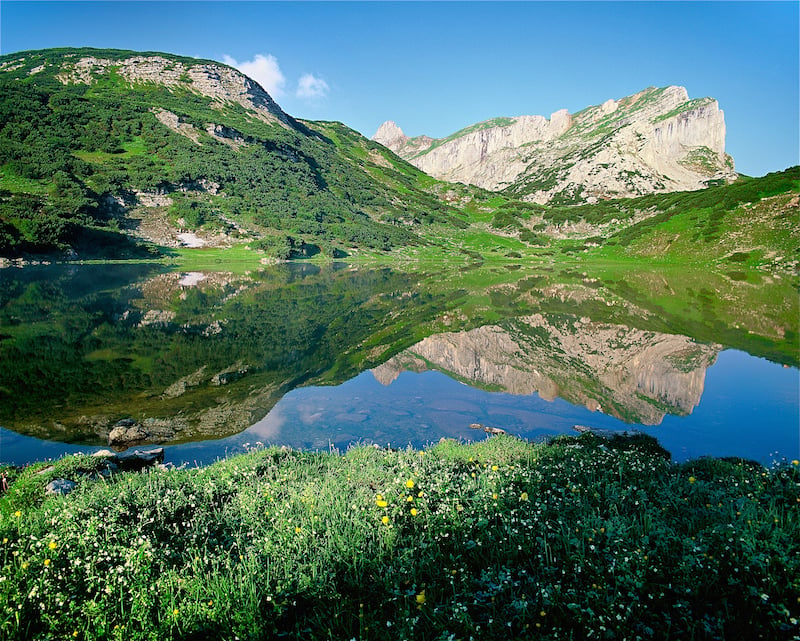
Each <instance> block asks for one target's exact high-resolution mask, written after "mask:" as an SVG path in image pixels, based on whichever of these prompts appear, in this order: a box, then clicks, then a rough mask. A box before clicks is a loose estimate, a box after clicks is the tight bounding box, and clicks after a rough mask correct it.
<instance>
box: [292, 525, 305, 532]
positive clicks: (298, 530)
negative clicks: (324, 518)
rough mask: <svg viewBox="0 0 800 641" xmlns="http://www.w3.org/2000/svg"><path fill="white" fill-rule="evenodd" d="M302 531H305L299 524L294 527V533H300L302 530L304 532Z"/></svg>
mask: <svg viewBox="0 0 800 641" xmlns="http://www.w3.org/2000/svg"><path fill="white" fill-rule="evenodd" d="M302 531H303V528H301V527H300V526H299V525H298V526H297V527H296V528H295V529H294V533H295V534H300V532H302Z"/></svg>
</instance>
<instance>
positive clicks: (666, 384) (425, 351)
mask: <svg viewBox="0 0 800 641" xmlns="http://www.w3.org/2000/svg"><path fill="white" fill-rule="evenodd" d="M718 351H719V347H718V346H714V345H711V346H709V345H702V344H698V343H694V342H693V341H692V340H691V339H689V338H686V337H684V336H675V335H671V334H659V333H656V332H647V331H642V330H636V329H629V328H627V327H624V326H621V325H612V324H605V323H593V322H591V321H590V320H589V319H577V318H576V319H566V320H562V321H560V322H559V323H558V324H555V323H552V322H549V321H548V320H547V319H546V318H545V317H543V316H541V315H538V314H537V315H534V316H529V317H525V318H518V319H516V320H514V321H511V322H509V323H504V325H503V326H502V327H501V326H485V327H480V328H478V329H474V330H471V331H467V332H457V333H445V334H438V335H435V336H430V337H428V338H426V339H424V340H423V341H421V342H419V343H417V344H416V345H414V346H413V347H411V348H409V349H408V350H406V351H404V352H402V353H401V354H398V355H397V356H395V357H394V358H392V359H391V360H389V361H387V362H386V363H384V364H382V365H380V366H379V367H377V368H375V369H374V370H372V372H373V375H374V376H375V378H376V379H377V380H378V381H380V382H381V383H383V384H388V383H390V382H391V381H392V380H394V378H396V377H397V376H398V375H399V373H400V372H402V371H405V370H411V371H424V370H427V369H437V370H440V371H443V372H445V373H448V374H452V375H455V376H456V377H458V378H459V379H461V380H467V381H471V382H472V383H473V384H474V385H476V386H479V387H488V388H490V389H500V390H503V391H505V392H508V393H511V394H533V393H538V394H539V396H541V397H542V398H544V399H546V400H553V399H555V398H556V397H561V398H563V399H564V400H567V401H569V402H570V403H573V404H576V405H583V406H585V407H587V408H588V409H589V410H591V411H601V412H605V413H607V414H610V415H612V416H616V417H617V418H620V419H622V420H625V421H628V422H632V423H641V424H645V425H657V424H659V423H660V422H661V421H662V420H663V418H664V416H665V415H666V414H667V413H669V414H675V415H679V416H683V415H687V414H690V413H691V412H692V410H693V409H694V408H695V407H696V406H697V404H698V403H699V402H700V396H701V395H702V393H703V385H704V381H705V371H706V368H707V367H709V366H710V365H711V364H712V363H713V362H714V361H715V359H716V355H717V353H718Z"/></svg>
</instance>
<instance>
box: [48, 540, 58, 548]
mask: <svg viewBox="0 0 800 641" xmlns="http://www.w3.org/2000/svg"><path fill="white" fill-rule="evenodd" d="M47 547H48V548H50V549H51V550H55V549H56V548H57V547H58V543H56V542H55V541H50V543H48V544H47Z"/></svg>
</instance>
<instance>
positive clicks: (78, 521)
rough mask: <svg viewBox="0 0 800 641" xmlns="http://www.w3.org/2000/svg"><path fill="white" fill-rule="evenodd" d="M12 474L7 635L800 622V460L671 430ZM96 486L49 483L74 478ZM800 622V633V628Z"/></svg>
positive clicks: (586, 630)
mask: <svg viewBox="0 0 800 641" xmlns="http://www.w3.org/2000/svg"><path fill="white" fill-rule="evenodd" d="M43 467H44V464H40V465H37V466H34V467H31V468H29V469H26V470H24V471H22V472H18V471H15V470H9V471H10V472H11V480H12V483H11V487H10V490H9V491H8V493H7V494H6V495H5V497H4V498H3V499H2V500H0V512H1V513H2V514H1V515H0V536H2V548H0V558H2V577H3V590H2V591H0V635H2V637H3V638H6V639H56V638H64V639H66V638H80V639H115V638H119V639H233V638H239V639H267V638H303V639H455V638H461V639H470V638H472V639H494V638H498V639H510V638H518V639H590V638H608V639H610V638H617V639H622V638H625V639H722V638H726V639H740V638H748V639H756V638H764V639H790V638H796V635H797V633H798V631H800V630H799V629H798V624H797V619H798V617H800V603H798V595H799V594H800V578H799V577H800V555H798V541H800V523H799V522H798V507H797V506H798V502H800V472H799V471H798V468H797V462H796V461H794V462H792V463H791V464H787V463H783V464H780V465H777V466H775V467H773V468H772V469H765V468H763V467H761V466H759V465H757V464H753V463H748V462H746V461H740V460H736V461H720V460H712V459H702V460H698V461H693V462H689V463H685V464H681V465H676V464H673V463H670V462H669V461H668V460H666V459H665V457H664V453H663V450H661V449H660V448H659V447H658V446H657V444H655V442H654V441H652V439H648V438H647V437H644V438H641V439H633V440H625V439H622V440H619V441H612V442H607V441H606V442H601V441H600V440H599V439H597V438H596V437H594V436H591V435H583V436H581V437H579V438H560V439H556V440H555V441H553V442H551V443H549V444H529V443H525V442H522V441H519V440H516V439H513V438H510V437H493V438H491V439H488V440H486V441H484V442H481V443H477V444H474V445H461V444H457V443H455V442H451V441H444V442H441V443H440V444H438V445H436V446H434V447H430V448H428V449H426V450H424V451H416V450H413V449H407V450H402V451H386V450H379V449H375V448H372V447H368V446H360V447H355V448H353V449H350V450H349V451H347V452H346V453H344V454H338V453H313V452H297V451H290V450H286V449H276V448H269V449H263V448H261V447H256V448H255V449H254V451H252V452H250V453H248V454H245V455H242V456H239V457H234V458H230V459H227V460H224V461H221V462H219V463H216V464H214V465H211V466H209V467H207V468H202V469H184V470H177V471H161V470H155V471H152V472H149V473H142V474H135V473H128V474H118V475H113V476H112V477H111V478H110V479H107V480H106V479H102V478H98V479H96V480H93V478H92V475H94V474H95V473H96V471H97V470H98V469H99V464H98V462H97V460H96V459H92V458H90V457H68V458H65V459H62V460H60V461H58V462H56V463H55V464H54V466H53V467H54V469H52V470H49V471H45V472H44V473H43V474H39V473H38V472H40V471H41V468H43ZM57 475H59V476H66V477H72V478H74V479H75V480H76V481H78V483H79V486H78V489H77V490H76V491H75V492H74V493H73V494H71V495H69V496H67V497H55V498H44V495H43V491H42V487H43V485H44V484H45V483H46V482H47V481H49V480H50V479H51V478H54V477H55V476H57ZM793 635H795V636H794V637H793Z"/></svg>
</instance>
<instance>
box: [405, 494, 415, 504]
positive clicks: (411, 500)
mask: <svg viewBox="0 0 800 641" xmlns="http://www.w3.org/2000/svg"><path fill="white" fill-rule="evenodd" d="M413 502H414V497H413V496H411V495H410V494H409V495H408V496H407V497H406V503H413Z"/></svg>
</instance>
